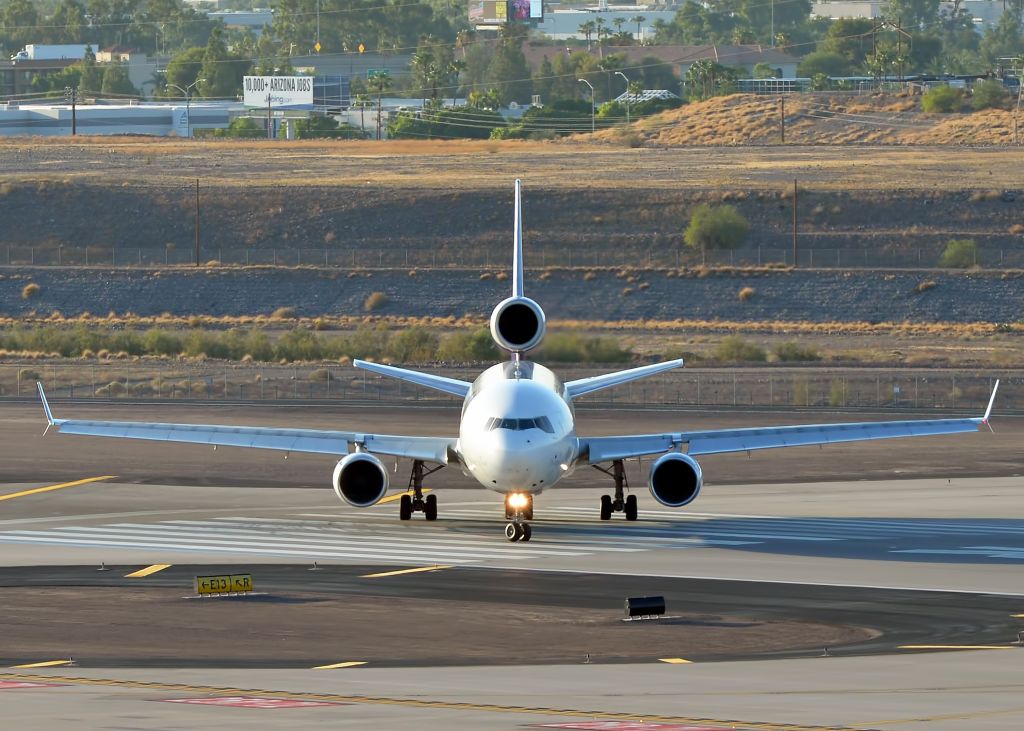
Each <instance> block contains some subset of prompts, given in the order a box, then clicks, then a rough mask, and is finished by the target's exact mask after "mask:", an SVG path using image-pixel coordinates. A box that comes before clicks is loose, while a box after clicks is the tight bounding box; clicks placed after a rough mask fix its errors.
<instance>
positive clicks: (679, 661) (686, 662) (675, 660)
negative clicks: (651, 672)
mask: <svg viewBox="0 0 1024 731" xmlns="http://www.w3.org/2000/svg"><path fill="white" fill-rule="evenodd" d="M658 662H667V663H668V664H669V665H689V664H691V663H692V662H693V661H692V660H684V659H683V658H681V657H663V658H661V659H659V660H658Z"/></svg>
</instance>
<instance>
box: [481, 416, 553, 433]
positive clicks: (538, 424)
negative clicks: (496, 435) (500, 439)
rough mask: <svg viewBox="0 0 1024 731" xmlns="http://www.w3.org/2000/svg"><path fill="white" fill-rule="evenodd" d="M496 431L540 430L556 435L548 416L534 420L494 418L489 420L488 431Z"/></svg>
mask: <svg viewBox="0 0 1024 731" xmlns="http://www.w3.org/2000/svg"><path fill="white" fill-rule="evenodd" d="M495 429H508V430H509V431H526V430H527V429H540V430H541V431H544V432H547V433H548V434H554V433H555V430H554V427H552V426H551V420H550V419H548V417H546V416H538V417H536V418H534V419H499V418H497V417H492V418H490V419H488V420H487V431H494V430H495Z"/></svg>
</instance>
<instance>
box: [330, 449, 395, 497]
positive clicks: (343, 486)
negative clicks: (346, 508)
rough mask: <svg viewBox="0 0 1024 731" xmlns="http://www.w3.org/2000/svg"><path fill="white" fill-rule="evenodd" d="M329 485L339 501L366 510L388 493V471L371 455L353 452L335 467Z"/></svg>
mask: <svg viewBox="0 0 1024 731" xmlns="http://www.w3.org/2000/svg"><path fill="white" fill-rule="evenodd" d="M331 484H333V485H334V492H335V493H337V495H338V499H339V500H344V501H345V502H347V503H348V504H349V505H354V506H355V507H357V508H368V507H370V506H371V505H373V504H374V503H376V502H377V501H379V500H380V499H381V498H382V497H384V494H385V493H386V492H387V491H388V471H387V470H386V469H384V465H383V464H381V462H380V460H379V459H377V458H376V457H374V456H373V455H372V454H369V453H367V452H355V453H353V454H350V455H348V456H346V457H345V458H344V459H343V460H341V461H340V462H338V464H337V465H335V467H334V477H333V478H332V480H331Z"/></svg>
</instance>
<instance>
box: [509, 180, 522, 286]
mask: <svg viewBox="0 0 1024 731" xmlns="http://www.w3.org/2000/svg"><path fill="white" fill-rule="evenodd" d="M522 186H523V182H522V181H521V180H516V221H515V238H514V240H513V257H514V259H515V261H514V262H513V264H512V296H513V297H522V296H524V295H523V206H522V201H521V199H520V191H521V190H522Z"/></svg>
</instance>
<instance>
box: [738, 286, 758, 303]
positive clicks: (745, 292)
mask: <svg viewBox="0 0 1024 731" xmlns="http://www.w3.org/2000/svg"><path fill="white" fill-rule="evenodd" d="M756 292H757V290H756V289H754V288H753V287H744V288H743V289H741V290H740V291H739V294H738V295H737V297H738V298H739V300H740V302H749V301H750V300H751V299H753V297H754V294H755V293H756Z"/></svg>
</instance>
